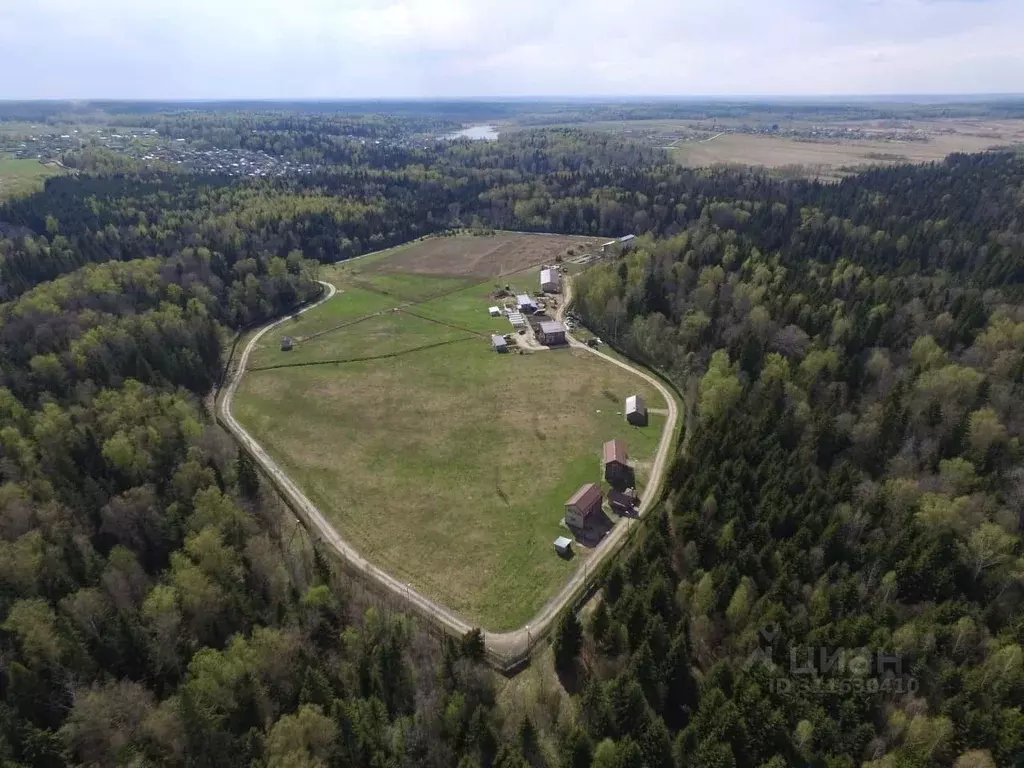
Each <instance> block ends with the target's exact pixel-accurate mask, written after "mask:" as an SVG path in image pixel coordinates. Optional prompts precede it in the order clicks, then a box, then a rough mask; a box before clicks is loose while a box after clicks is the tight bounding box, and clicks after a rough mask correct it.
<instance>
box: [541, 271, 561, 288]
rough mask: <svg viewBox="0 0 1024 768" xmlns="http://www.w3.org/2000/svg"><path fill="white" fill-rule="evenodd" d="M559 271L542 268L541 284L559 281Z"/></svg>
mask: <svg viewBox="0 0 1024 768" xmlns="http://www.w3.org/2000/svg"><path fill="white" fill-rule="evenodd" d="M557 282H558V273H557V272H555V270H553V269H542V270H541V272H540V284H541V285H545V284H547V283H557Z"/></svg>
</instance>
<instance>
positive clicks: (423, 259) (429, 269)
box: [356, 232, 603, 278]
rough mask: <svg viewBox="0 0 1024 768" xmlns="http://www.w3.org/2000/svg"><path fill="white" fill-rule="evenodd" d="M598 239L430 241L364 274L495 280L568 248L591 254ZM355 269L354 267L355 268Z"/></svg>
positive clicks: (547, 237) (404, 249) (529, 237)
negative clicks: (493, 278) (399, 274)
mask: <svg viewBox="0 0 1024 768" xmlns="http://www.w3.org/2000/svg"><path fill="white" fill-rule="evenodd" d="M602 242H603V240H602V239H601V238H592V237H574V236H569V235H531V234H517V233H504V232H501V233H497V234H495V235H479V236H472V235H462V236H458V237H434V238H429V239H427V240H421V241H420V242H417V243H413V244H411V245H407V246H402V247H400V248H397V249H395V251H394V253H392V254H391V255H389V256H388V257H387V258H382V259H374V260H373V261H372V262H370V263H369V264H368V265H367V270H366V271H367V272H368V273H377V274H394V273H406V274H417V275H441V276H446V277H481V278H485V277H496V276H498V275H508V274H512V273H514V272H519V271H521V270H524V269H526V268H528V267H532V266H535V265H537V264H541V263H543V262H547V261H554V260H555V258H556V257H557V256H564V255H565V254H566V252H567V251H568V249H570V248H572V249H574V250H575V252H576V253H581V252H582V251H584V250H589V251H595V250H596V249H597V248H598V247H599V246H600V244H601V243H602ZM356 268H357V269H358V265H356Z"/></svg>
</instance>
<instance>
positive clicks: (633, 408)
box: [626, 395, 647, 427]
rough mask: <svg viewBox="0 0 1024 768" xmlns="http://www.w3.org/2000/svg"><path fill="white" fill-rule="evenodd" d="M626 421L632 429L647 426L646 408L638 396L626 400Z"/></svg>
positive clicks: (631, 396)
mask: <svg viewBox="0 0 1024 768" xmlns="http://www.w3.org/2000/svg"><path fill="white" fill-rule="evenodd" d="M626 421H628V422H629V423H630V424H632V425H633V426H634V427H646V426H647V406H646V405H644V401H643V400H642V399H641V397H640V395H630V396H629V397H627V398H626Z"/></svg>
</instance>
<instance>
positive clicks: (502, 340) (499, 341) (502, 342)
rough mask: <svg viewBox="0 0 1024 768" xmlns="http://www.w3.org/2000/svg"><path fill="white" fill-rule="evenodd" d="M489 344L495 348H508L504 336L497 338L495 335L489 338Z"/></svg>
mask: <svg viewBox="0 0 1024 768" xmlns="http://www.w3.org/2000/svg"><path fill="white" fill-rule="evenodd" d="M491 344H493V345H494V346H496V347H507V346H508V342H507V341H505V337H504V336H499V335H498V334H496V333H495V334H494V335H492V336H491Z"/></svg>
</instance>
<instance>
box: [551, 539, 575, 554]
mask: <svg viewBox="0 0 1024 768" xmlns="http://www.w3.org/2000/svg"><path fill="white" fill-rule="evenodd" d="M555 552H557V553H558V554H560V555H561V556H562V557H568V556H569V555H571V554H572V539H569V538H566V537H565V536H559V537H558V538H557V539H555Z"/></svg>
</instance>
